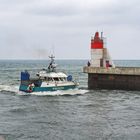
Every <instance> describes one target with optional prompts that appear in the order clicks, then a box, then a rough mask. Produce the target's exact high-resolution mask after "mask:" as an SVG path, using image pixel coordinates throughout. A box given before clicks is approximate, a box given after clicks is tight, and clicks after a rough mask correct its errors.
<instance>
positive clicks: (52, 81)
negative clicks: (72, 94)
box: [19, 55, 78, 93]
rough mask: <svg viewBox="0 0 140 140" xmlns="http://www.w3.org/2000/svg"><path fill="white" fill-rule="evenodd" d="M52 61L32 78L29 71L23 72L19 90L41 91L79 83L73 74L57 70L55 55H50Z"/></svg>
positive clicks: (69, 87)
mask: <svg viewBox="0 0 140 140" xmlns="http://www.w3.org/2000/svg"><path fill="white" fill-rule="evenodd" d="M49 58H50V59H51V62H50V63H49V66H48V68H47V69H42V70H41V71H39V72H38V73H37V74H36V76H37V78H31V77H30V74H29V72H28V71H25V72H21V83H20V87H19V90H20V91H24V92H27V93H30V92H40V91H56V90H67V89H73V88H76V87H77V86H78V83H77V82H76V81H74V80H73V78H72V76H71V75H69V76H67V75H66V74H65V73H64V72H59V71H57V70H56V67H57V65H56V64H55V62H54V56H53V55H51V56H50V57H49Z"/></svg>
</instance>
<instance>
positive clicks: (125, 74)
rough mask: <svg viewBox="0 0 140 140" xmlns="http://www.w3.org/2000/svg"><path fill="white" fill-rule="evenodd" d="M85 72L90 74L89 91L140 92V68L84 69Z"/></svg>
mask: <svg viewBox="0 0 140 140" xmlns="http://www.w3.org/2000/svg"><path fill="white" fill-rule="evenodd" d="M84 72H85V73H88V89H111V90H117V89H118V90H138V91H140V68H112V69H106V68H93V67H84Z"/></svg>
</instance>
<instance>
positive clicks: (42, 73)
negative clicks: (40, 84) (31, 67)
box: [39, 71, 67, 78]
mask: <svg viewBox="0 0 140 140" xmlns="http://www.w3.org/2000/svg"><path fill="white" fill-rule="evenodd" d="M39 76H40V77H52V78H56V77H57V78H66V77H67V75H66V74H65V73H63V72H48V73H47V72H45V71H40V72H39Z"/></svg>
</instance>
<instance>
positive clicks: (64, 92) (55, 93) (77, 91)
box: [30, 89, 87, 96]
mask: <svg viewBox="0 0 140 140" xmlns="http://www.w3.org/2000/svg"><path fill="white" fill-rule="evenodd" d="M86 92H87V90H81V89H70V90H58V91H45V92H32V93H30V94H32V95H37V96H62V95H83V94H85V93H86Z"/></svg>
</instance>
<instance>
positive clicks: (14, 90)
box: [0, 85, 19, 92]
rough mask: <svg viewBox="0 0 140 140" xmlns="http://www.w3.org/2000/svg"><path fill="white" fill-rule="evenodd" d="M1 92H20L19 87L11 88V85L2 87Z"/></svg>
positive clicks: (0, 86) (0, 87)
mask: <svg viewBox="0 0 140 140" xmlns="http://www.w3.org/2000/svg"><path fill="white" fill-rule="evenodd" d="M0 91H9V92H18V91H19V87H18V86H12V85H11V86H10V85H0Z"/></svg>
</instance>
